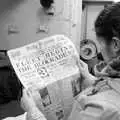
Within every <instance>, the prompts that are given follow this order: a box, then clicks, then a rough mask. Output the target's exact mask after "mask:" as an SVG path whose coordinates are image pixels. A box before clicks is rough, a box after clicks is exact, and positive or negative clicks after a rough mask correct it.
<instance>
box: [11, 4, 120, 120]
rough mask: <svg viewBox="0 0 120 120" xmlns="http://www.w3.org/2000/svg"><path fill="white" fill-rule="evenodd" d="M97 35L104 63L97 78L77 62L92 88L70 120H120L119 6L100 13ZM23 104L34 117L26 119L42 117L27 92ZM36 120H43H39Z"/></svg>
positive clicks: (96, 29) (115, 5) (81, 100)
mask: <svg viewBox="0 0 120 120" xmlns="http://www.w3.org/2000/svg"><path fill="white" fill-rule="evenodd" d="M95 31H96V35H97V39H98V42H99V44H100V47H101V52H102V55H103V57H104V60H105V62H102V63H100V64H98V65H96V66H95V74H96V77H94V76H92V75H91V74H90V73H89V71H88V66H87V64H85V63H84V62H83V61H81V60H80V61H78V59H77V63H78V66H79V70H80V72H81V76H82V78H84V81H83V82H84V84H86V83H87V84H86V86H87V87H88V86H92V87H90V88H89V87H88V88H86V90H85V91H83V92H82V93H80V95H79V97H78V99H77V100H75V102H74V104H73V108H72V112H71V114H70V116H69V118H68V120H120V32H119V31H120V3H115V4H113V5H111V6H108V7H107V8H104V9H103V10H102V11H101V12H100V14H99V16H98V17H97V19H96V21H95ZM24 98H25V99H24ZM22 102H23V103H24V108H27V109H25V110H26V112H27V113H26V114H28V115H29V114H31V115H30V116H31V117H30V118H28V117H25V119H26V120H27V118H28V120H31V119H32V120H35V118H34V117H32V115H33V116H34V113H38V114H37V115H38V116H39V114H40V116H41V112H40V110H39V109H38V108H37V107H36V105H35V103H34V100H33V97H32V96H31V95H28V94H27V93H25V91H24V92H23V98H22ZM33 108H34V109H33ZM26 114H25V115H23V116H26ZM37 119H38V120H42V119H40V117H38V118H37ZM43 119H45V118H43ZM12 120H13V118H12ZM15 120H17V117H16V118H15ZM19 120H20V119H19ZM22 120H24V118H22Z"/></svg>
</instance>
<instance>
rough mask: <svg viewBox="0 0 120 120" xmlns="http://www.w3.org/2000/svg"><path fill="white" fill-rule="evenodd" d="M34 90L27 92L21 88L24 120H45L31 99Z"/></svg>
mask: <svg viewBox="0 0 120 120" xmlns="http://www.w3.org/2000/svg"><path fill="white" fill-rule="evenodd" d="M34 93H35V91H34V92H28V91H27V90H25V89H24V90H23V96H22V98H21V107H22V108H23V109H24V110H25V111H26V112H27V113H26V120H47V119H46V118H45V116H44V115H43V113H42V112H41V111H40V110H39V109H38V107H37V106H36V103H35V101H34V99H33V95H32V94H34Z"/></svg>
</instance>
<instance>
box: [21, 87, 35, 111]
mask: <svg viewBox="0 0 120 120" xmlns="http://www.w3.org/2000/svg"><path fill="white" fill-rule="evenodd" d="M21 107H22V108H23V109H24V110H25V111H26V112H29V111H30V110H32V109H33V108H36V107H37V106H36V104H35V101H34V99H33V96H32V93H31V92H30V91H28V90H26V89H23V96H22V98H21Z"/></svg>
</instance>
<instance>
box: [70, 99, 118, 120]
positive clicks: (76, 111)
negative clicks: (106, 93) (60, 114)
mask: <svg viewBox="0 0 120 120" xmlns="http://www.w3.org/2000/svg"><path fill="white" fill-rule="evenodd" d="M81 103H82V102H81ZM68 120H120V112H119V111H118V109H116V107H115V106H114V105H112V104H111V103H108V102H107V101H99V102H98V103H97V102H96V103H91V104H88V105H86V106H84V102H83V104H82V105H80V103H79V101H76V102H75V103H74V105H73V109H72V112H71V114H70V117H69V118H68Z"/></svg>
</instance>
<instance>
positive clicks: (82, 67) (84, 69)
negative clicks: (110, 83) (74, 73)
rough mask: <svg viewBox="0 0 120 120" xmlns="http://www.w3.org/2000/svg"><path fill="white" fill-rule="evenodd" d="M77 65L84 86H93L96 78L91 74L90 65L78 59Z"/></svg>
mask: <svg viewBox="0 0 120 120" xmlns="http://www.w3.org/2000/svg"><path fill="white" fill-rule="evenodd" d="M77 65H78V67H79V71H80V75H81V78H82V80H83V84H84V86H85V87H88V86H90V85H93V84H94V82H95V80H96V77H95V76H93V75H92V74H90V73H89V70H88V65H87V64H86V63H85V62H83V61H82V60H80V59H79V58H78V59H77Z"/></svg>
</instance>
